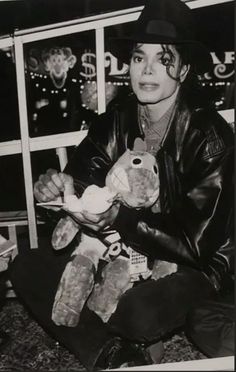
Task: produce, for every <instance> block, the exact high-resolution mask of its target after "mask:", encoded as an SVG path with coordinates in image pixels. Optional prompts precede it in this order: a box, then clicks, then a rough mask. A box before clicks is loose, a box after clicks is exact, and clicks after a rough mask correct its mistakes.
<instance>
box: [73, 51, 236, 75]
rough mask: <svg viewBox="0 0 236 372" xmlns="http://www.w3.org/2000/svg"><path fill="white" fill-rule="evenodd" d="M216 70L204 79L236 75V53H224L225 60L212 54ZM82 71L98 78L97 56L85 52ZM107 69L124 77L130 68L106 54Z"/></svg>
mask: <svg viewBox="0 0 236 372" xmlns="http://www.w3.org/2000/svg"><path fill="white" fill-rule="evenodd" d="M211 55H212V59H213V63H214V69H213V76H211V75H210V74H209V73H207V74H205V75H204V78H205V79H207V80H211V79H212V78H214V77H215V78H217V79H229V78H230V77H231V76H233V75H234V69H233V68H231V67H233V66H234V58H235V56H234V51H227V52H224V58H223V60H220V59H219V57H217V55H216V53H215V52H211ZM81 62H82V71H81V72H80V75H81V76H83V77H84V78H85V79H92V78H94V77H95V76H96V54H95V53H92V52H90V51H89V52H88V51H85V53H84V54H83V55H82V57H81ZM105 68H106V69H107V74H108V76H120V77H121V76H123V75H125V74H126V73H127V69H128V66H127V65H126V64H123V65H122V66H121V68H119V64H118V60H117V58H116V57H114V56H113V55H112V54H111V53H110V52H105Z"/></svg>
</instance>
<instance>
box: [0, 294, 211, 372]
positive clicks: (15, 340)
mask: <svg viewBox="0 0 236 372" xmlns="http://www.w3.org/2000/svg"><path fill="white" fill-rule="evenodd" d="M0 324H1V330H3V331H5V332H7V333H8V335H9V336H10V342H9V344H8V345H6V346H5V348H3V350H0V352H1V355H0V371H22V372H25V371H32V370H41V371H85V369H84V368H83V366H82V365H81V364H80V362H79V360H78V359H76V358H75V356H74V355H73V354H71V353H70V352H69V351H67V350H66V349H65V348H64V347H62V346H60V345H58V344H57V343H56V342H55V341H54V340H53V339H52V338H51V337H50V336H49V335H47V334H46V333H45V332H44V330H43V329H42V328H41V327H40V326H39V325H38V324H37V323H36V322H35V321H34V320H33V319H32V318H31V316H30V315H29V314H28V312H27V311H26V310H25V309H24V307H23V306H22V305H21V304H20V303H19V301H18V299H17V298H13V299H6V302H5V304H4V306H3V308H2V310H1V312H0ZM164 347H165V355H164V358H163V359H162V361H161V363H170V362H178V361H187V360H196V359H202V358H206V357H205V356H204V355H203V354H201V353H200V352H199V351H197V350H196V348H195V347H194V346H193V345H192V344H191V343H190V342H189V341H188V340H187V339H186V337H185V336H184V334H183V332H179V333H178V334H176V335H174V336H172V337H170V338H169V339H168V340H166V341H165V343H164Z"/></svg>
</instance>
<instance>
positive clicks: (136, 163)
mask: <svg viewBox="0 0 236 372" xmlns="http://www.w3.org/2000/svg"><path fill="white" fill-rule="evenodd" d="M142 163H143V162H142V159H140V158H137V157H136V158H134V159H132V165H133V166H134V167H137V168H138V167H140V166H141V165H142Z"/></svg>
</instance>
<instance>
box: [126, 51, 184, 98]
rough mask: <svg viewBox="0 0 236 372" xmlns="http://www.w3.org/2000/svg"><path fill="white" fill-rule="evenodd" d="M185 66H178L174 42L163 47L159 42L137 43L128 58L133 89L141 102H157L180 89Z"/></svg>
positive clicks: (177, 55)
mask: <svg viewBox="0 0 236 372" xmlns="http://www.w3.org/2000/svg"><path fill="white" fill-rule="evenodd" d="M187 69H188V68H187V66H181V61H180V56H179V54H178V52H177V51H176V49H175V48H174V46H171V45H170V46H169V47H168V48H167V49H166V48H163V47H162V45H160V44H137V45H136V47H135V48H134V50H133V52H132V57H131V62H130V79H131V85H132V89H133V91H134V93H135V95H136V96H137V98H138V100H139V101H140V102H141V103H145V104H158V103H159V102H161V101H164V100H167V99H168V98H170V97H171V96H172V95H173V94H174V93H175V92H176V90H178V89H179V85H180V81H183V80H184V77H185V75H186V74H187ZM176 77H180V79H177V80H176V79H175V78H176Z"/></svg>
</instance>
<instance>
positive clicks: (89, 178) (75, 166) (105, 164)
mask: <svg viewBox="0 0 236 372" xmlns="http://www.w3.org/2000/svg"><path fill="white" fill-rule="evenodd" d="M113 116H114V113H112V112H110V113H106V114H102V115H100V116H98V117H97V118H96V120H94V122H93V123H92V125H91V127H90V129H89V131H88V134H87V136H86V137H85V139H84V140H83V141H82V142H81V143H80V144H79V145H78V147H77V148H76V149H75V151H74V153H73V156H72V157H71V159H70V160H69V162H68V164H67V165H66V167H65V169H64V172H65V173H68V174H70V175H71V176H72V177H73V178H74V186H75V190H76V192H77V194H78V195H81V194H82V192H83V191H84V189H85V188H86V187H87V186H88V185H92V184H96V185H97V186H99V187H103V186H104V184H105V178H106V174H107V172H108V170H109V169H110V167H111V165H112V163H113V161H114V154H115V149H113V151H111V149H110V148H109V146H108V144H109V142H111V141H113V138H112V137H113V136H114V135H113V132H114V131H113V128H112V123H113V121H114V120H113ZM113 142H114V141H113Z"/></svg>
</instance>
